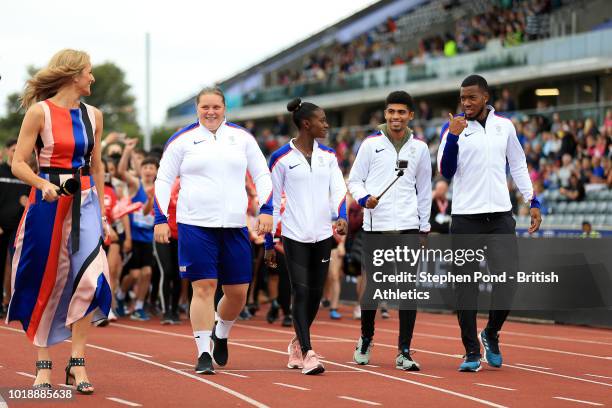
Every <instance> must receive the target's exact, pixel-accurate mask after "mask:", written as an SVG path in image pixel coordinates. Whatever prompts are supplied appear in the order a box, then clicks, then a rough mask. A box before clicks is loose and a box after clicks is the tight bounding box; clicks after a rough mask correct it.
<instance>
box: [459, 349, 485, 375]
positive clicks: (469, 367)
mask: <svg viewBox="0 0 612 408" xmlns="http://www.w3.org/2000/svg"><path fill="white" fill-rule="evenodd" d="M480 357H481V356H480V354H473V353H470V354H468V355H466V356H465V360H463V363H461V365H460V366H459V371H464V372H474V373H475V372H476V371H480Z"/></svg>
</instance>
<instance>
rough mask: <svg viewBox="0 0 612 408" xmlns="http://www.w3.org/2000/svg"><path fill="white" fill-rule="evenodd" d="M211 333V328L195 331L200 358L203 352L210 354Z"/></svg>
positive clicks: (194, 335)
mask: <svg viewBox="0 0 612 408" xmlns="http://www.w3.org/2000/svg"><path fill="white" fill-rule="evenodd" d="M211 334H212V331H211V330H201V331H195V332H193V337H194V338H195V342H196V346H198V358H199V357H200V356H201V355H202V353H208V354H210V335H211Z"/></svg>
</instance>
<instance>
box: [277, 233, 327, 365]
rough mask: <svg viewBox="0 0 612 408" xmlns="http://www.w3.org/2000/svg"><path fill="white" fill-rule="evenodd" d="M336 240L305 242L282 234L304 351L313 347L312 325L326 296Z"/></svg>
mask: <svg viewBox="0 0 612 408" xmlns="http://www.w3.org/2000/svg"><path fill="white" fill-rule="evenodd" d="M333 241H334V238H333V237H329V238H328V239H326V240H324V241H320V242H315V243H303V242H298V241H294V240H292V239H289V238H286V237H283V247H284V249H285V259H286V261H287V270H288V271H289V280H290V282H291V293H292V295H293V305H292V313H293V326H294V328H295V334H296V335H297V338H298V340H299V341H300V346H301V347H302V353H304V354H305V353H307V352H308V350H311V349H312V346H311V345H310V326H311V325H312V322H313V321H314V319H315V317H316V315H317V312H318V310H319V302H321V297H322V296H323V286H324V285H325V280H326V279H327V272H328V270H329V258H330V254H331V249H332V244H333Z"/></svg>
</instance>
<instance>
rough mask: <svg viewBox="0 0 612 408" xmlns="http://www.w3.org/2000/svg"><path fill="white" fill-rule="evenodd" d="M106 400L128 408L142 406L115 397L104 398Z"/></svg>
mask: <svg viewBox="0 0 612 408" xmlns="http://www.w3.org/2000/svg"><path fill="white" fill-rule="evenodd" d="M106 399H107V400H110V401H113V402H117V403H119V404H123V405H128V406H130V407H142V404H139V403H137V402H132V401H126V400H124V399H121V398H117V397H106Z"/></svg>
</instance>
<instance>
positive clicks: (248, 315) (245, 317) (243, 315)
mask: <svg viewBox="0 0 612 408" xmlns="http://www.w3.org/2000/svg"><path fill="white" fill-rule="evenodd" d="M252 317H253V315H252V314H251V313H250V312H249V309H247V308H246V307H245V308H244V309H242V312H240V314H239V315H238V319H240V320H251V318H252Z"/></svg>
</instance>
